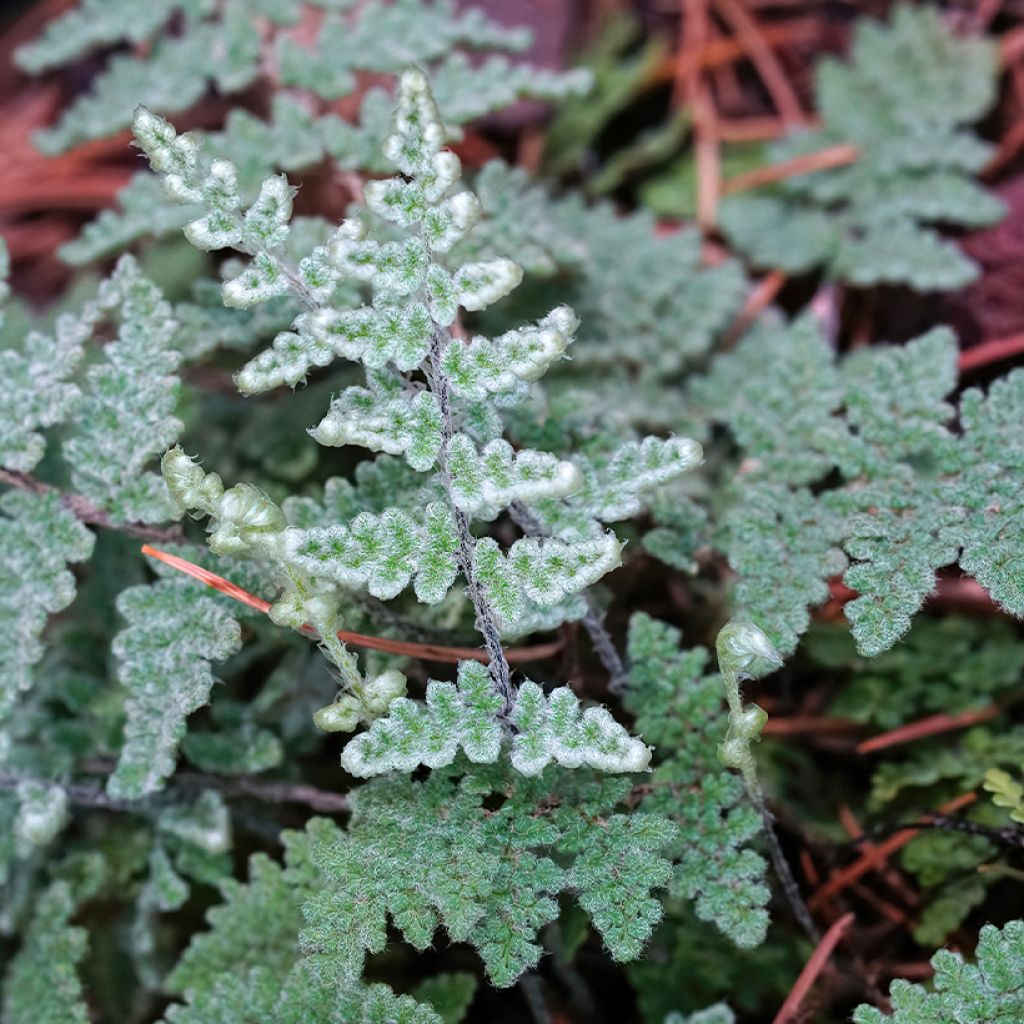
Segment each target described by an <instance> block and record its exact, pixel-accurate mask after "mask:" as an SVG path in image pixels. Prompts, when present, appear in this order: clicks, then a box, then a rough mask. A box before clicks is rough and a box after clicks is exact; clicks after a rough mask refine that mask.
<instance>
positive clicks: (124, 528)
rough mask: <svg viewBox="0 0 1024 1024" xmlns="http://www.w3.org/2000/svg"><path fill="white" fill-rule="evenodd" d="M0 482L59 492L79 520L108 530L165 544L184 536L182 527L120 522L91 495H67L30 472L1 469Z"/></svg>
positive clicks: (47, 491) (41, 490)
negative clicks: (89, 497) (98, 505)
mask: <svg viewBox="0 0 1024 1024" xmlns="http://www.w3.org/2000/svg"><path fill="white" fill-rule="evenodd" d="M0 484H8V485H10V486H11V487H17V488H18V489H19V490H22V491H29V492H31V493H32V494H59V495H60V503H61V505H63V506H64V508H66V509H67V510H68V511H69V512H70V513H71V514H72V515H73V516H74V517H75V518H76V519H78V520H79V521H80V522H83V523H85V524H86V525H88V526H101V527H103V528H104V529H107V530H119V531H120V532H121V533H127V534H131V536H133V537H140V538H142V539H143V540H153V541H159V542H161V543H165V544H166V543H172V542H174V541H179V540H181V538H182V533H181V527H180V526H170V527H161V526H148V525H147V524H145V523H119V522H117V521H116V520H115V519H113V518H111V516H110V514H109V513H107V512H104V511H103V509H101V508H98V507H97V506H96V505H94V504H93V503H92V502H91V501H89V499H88V498H84V497H82V495H80V494H65V493H64V492H62V491H60V490H59V489H58V488H56V487H51V486H50V485H49V484H45V483H43V482H42V480H37V479H36V478H35V477H34V476H30V475H29V474H28V473H20V472H18V471H17V470H13V469H2V468H0Z"/></svg>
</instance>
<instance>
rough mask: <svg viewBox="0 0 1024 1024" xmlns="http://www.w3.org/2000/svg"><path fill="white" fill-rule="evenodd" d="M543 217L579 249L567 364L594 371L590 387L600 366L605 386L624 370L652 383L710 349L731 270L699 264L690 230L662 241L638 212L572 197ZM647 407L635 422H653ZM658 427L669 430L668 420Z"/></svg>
mask: <svg viewBox="0 0 1024 1024" xmlns="http://www.w3.org/2000/svg"><path fill="white" fill-rule="evenodd" d="M550 216H551V220H552V221H553V223H554V225H555V226H556V227H557V228H558V229H560V231H562V232H563V233H564V234H565V235H567V236H568V237H570V238H572V239H574V240H575V242H576V244H577V245H578V246H580V247H581V248H582V250H583V251H582V253H581V255H580V256H579V262H580V266H581V271H580V273H579V275H578V277H577V279H576V281H575V283H574V284H573V286H572V287H571V288H570V290H569V292H568V294H567V295H566V299H567V301H569V302H570V303H571V304H572V306H573V308H574V309H575V310H576V313H577V315H578V316H579V319H580V323H581V325H582V326H581V329H580V333H579V341H578V343H577V346H576V353H575V357H574V359H575V362H576V363H577V364H578V366H579V367H580V368H583V369H586V370H590V369H594V370H595V371H598V372H597V374H596V380H594V386H596V387H598V388H599V389H600V387H601V386H602V378H601V375H600V372H599V371H600V370H601V369H602V368H609V367H614V368H615V369H614V371H613V372H612V373H610V374H608V376H609V377H610V378H614V379H618V378H619V377H620V376H621V369H622V367H623V366H624V365H630V366H634V365H635V366H638V367H641V368H642V375H643V376H649V377H653V378H654V379H661V378H663V377H665V376H669V375H672V374H676V373H678V372H679V371H680V370H682V369H684V368H685V367H686V366H687V365H690V364H692V363H693V362H694V361H696V360H698V359H700V358H701V357H703V356H704V355H705V354H706V353H707V352H708V351H709V350H710V348H711V346H712V344H713V342H714V340H715V338H716V337H718V336H719V335H720V334H721V333H722V332H724V331H725V330H726V328H727V327H728V326H729V325H730V324H731V323H732V321H733V319H734V318H735V316H736V314H737V312H738V310H739V308H740V306H741V305H742V302H743V296H744V292H745V290H746V279H745V277H744V274H743V271H742V269H741V268H740V265H739V264H738V263H737V262H736V261H734V260H726V261H725V262H723V263H722V264H720V265H719V266H714V267H708V266H703V265H702V263H701V258H700V235H699V233H698V232H696V231H693V230H690V229H684V230H682V231H679V232H677V233H675V234H669V235H662V234H660V233H659V232H658V230H657V223H656V220H655V218H654V217H653V216H652V215H651V214H650V213H649V212H647V211H640V212H636V213H632V214H629V215H628V216H621V215H620V214H619V212H618V211H617V210H615V209H614V207H612V206H611V205H610V204H605V203H601V204H597V205H594V206H589V207H588V206H585V205H583V204H582V203H581V202H580V201H579V200H577V199H570V200H563V201H561V202H558V203H555V204H553V205H552V208H551V214H550ZM577 372H578V371H577ZM589 383H590V378H588V384H589ZM611 383H614V380H611V381H609V384H611ZM630 383H631V387H635V384H634V383H633V382H632V381H631V382H630ZM661 395H664V392H663V391H661V392H659V396H661ZM659 402H664V398H661V397H659ZM611 404H612V403H611V402H609V403H608V405H611ZM650 404H651V403H650V402H647V403H646V405H647V406H648V408H646V409H645V413H644V415H643V416H638V417H637V420H638V421H639V422H644V423H646V422H658V420H657V416H658V412H659V410H658V409H654V408H650V407H649V406H650ZM666 426H667V429H675V428H677V427H678V420H672V421H671V422H670V423H668V424H666Z"/></svg>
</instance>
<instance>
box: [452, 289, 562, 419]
mask: <svg viewBox="0 0 1024 1024" xmlns="http://www.w3.org/2000/svg"><path fill="white" fill-rule="evenodd" d="M578 326H579V321H578V320H577V318H576V314H575V313H574V312H573V311H572V310H571V309H569V307H568V306H559V307H558V308H557V309H554V310H552V311H551V312H550V313H548V315H547V316H545V317H544V318H543V319H541V320H539V321H538V322H537V324H536V325H535V326H532V327H520V328H517V329H515V330H511V331H507V332H506V333H505V334H502V335H501V336H500V337H497V338H494V339H493V340H491V339H487V338H482V337H475V338H473V340H472V341H471V342H469V344H467V345H450V346H449V347H448V349H447V350H446V351H445V353H444V357H443V359H442V361H441V367H442V369H443V370H444V372H445V374H446V375H447V377H448V380H449V382H450V384H451V387H452V390H453V391H454V392H455V394H457V395H459V396H461V397H462V398H465V399H468V400H470V401H475V402H481V401H484V400H485V399H486V398H487V397H488V396H489V395H504V394H508V393H510V392H511V393H515V392H516V391H518V390H520V389H521V388H522V387H523V385H524V384H531V383H533V382H534V381H536V380H539V379H540V378H541V377H542V376H543V375H544V374H545V373H546V372H547V370H548V367H550V366H551V364H552V363H554V362H555V361H557V360H559V359H561V358H563V357H564V355H565V351H566V349H567V348H568V347H569V345H570V344H571V343H572V342H573V340H574V337H575V334H576V330H577V328H578Z"/></svg>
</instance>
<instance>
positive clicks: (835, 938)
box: [772, 914, 853, 1024]
mask: <svg viewBox="0 0 1024 1024" xmlns="http://www.w3.org/2000/svg"><path fill="white" fill-rule="evenodd" d="M851 924H853V914H844V915H843V916H842V917H841V918H839V920H838V921H836V922H835V923H834V924H833V925H832V927H831V928H829V930H828V931H827V932H825V934H824V935H823V936H822V939H821V942H819V943H818V948H817V949H816V950H815V951H814V952H813V953H812V954H811V958H810V959H809V960H808V961H807V963H806V964H804V969H803V970H802V971H801V972H800V976H799V977H798V978H797V979H796V984H795V985H794V986H793V988H792V990H791V991H790V993H789V995H788V996H786V1001H785V1002H784V1003H783V1004H782V1006H781V1007H780V1008H779V1012H778V1013H777V1014H776V1015H775V1019H774V1020H773V1021H772V1024H790V1021H794V1020H796V1019H797V1013H798V1011H799V1009H800V1004H801V1003H802V1002H803V1001H804V999H805V998H806V997H807V993H808V992H810V990H811V988H812V986H813V985H814V983H815V982H816V981H817V980H818V975H820V974H821V972H822V971H823V970H824V969H825V965H826V964H827V963H828V961H829V958H830V957H831V956H832V954H833V952H835V948H836V946H837V945H839V940H840V939H841V938H842V937H843V935H844V934H845V933H846V930H847V929H848V928H849V927H850V925H851Z"/></svg>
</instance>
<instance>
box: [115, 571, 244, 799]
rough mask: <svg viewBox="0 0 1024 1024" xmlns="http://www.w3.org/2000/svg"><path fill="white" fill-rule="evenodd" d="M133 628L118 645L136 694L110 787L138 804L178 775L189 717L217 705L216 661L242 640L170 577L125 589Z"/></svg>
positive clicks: (124, 604) (231, 623)
mask: <svg viewBox="0 0 1024 1024" xmlns="http://www.w3.org/2000/svg"><path fill="white" fill-rule="evenodd" d="M118 609H119V611H120V612H121V614H122V615H123V616H124V617H125V618H126V619H127V621H128V628H127V629H126V630H124V631H123V632H122V633H120V634H118V636H117V638H116V639H115V640H114V654H115V656H116V657H117V659H118V662H119V666H118V677H119V679H120V682H121V683H122V685H123V686H124V687H125V688H126V689H127V690H128V699H127V702H126V706H125V710H126V713H127V722H126V724H125V735H124V742H123V745H122V748H121V755H120V760H119V762H118V765H117V768H116V770H115V771H114V774H113V775H111V777H110V782H109V783H108V787H109V790H110V793H111V795H112V796H114V797H118V798H129V799H134V798H138V797H141V796H144V795H145V794H147V793H151V792H153V791H154V790H156V789H159V788H160V786H161V785H162V783H163V781H164V779H166V778H167V776H169V775H170V774H171V773H172V772H173V771H174V765H175V754H176V753H177V749H178V744H179V743H180V742H181V739H182V737H183V736H184V735H185V719H186V718H187V716H188V715H189V714H191V713H192V712H193V711H195V710H196V709H197V708H199V707H201V706H202V705H203V704H205V703H206V702H207V701H208V700H209V695H210V689H211V687H212V686H213V682H214V679H213V674H212V672H211V671H210V662H211V661H223V660H224V659H225V658H226V657H228V656H229V655H230V654H233V653H234V652H235V651H236V650H237V649H238V647H239V645H240V642H241V636H240V631H239V627H238V623H237V622H236V621H235V619H234V618H232V616H231V615H230V614H228V613H227V612H226V611H225V610H224V608H222V607H221V606H220V605H219V604H218V603H217V602H216V601H214V600H212V599H211V598H208V597H196V595H195V594H194V593H193V592H192V588H191V587H190V586H189V585H188V584H187V583H179V582H177V581H173V580H164V581H161V582H159V583H156V584H155V585H153V586H151V587H133V588H131V589H129V590H125V591H123V592H122V594H121V595H120V597H119V598H118Z"/></svg>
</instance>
